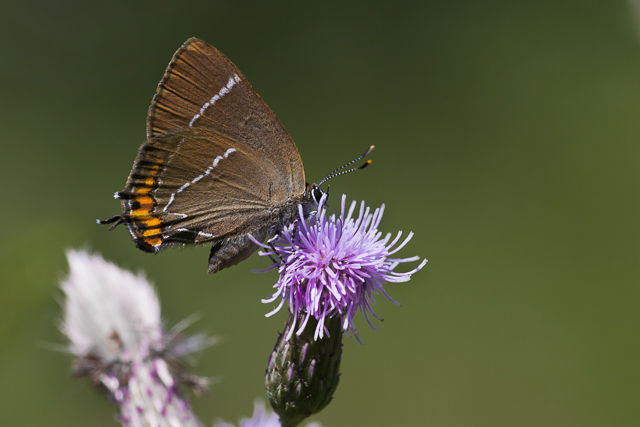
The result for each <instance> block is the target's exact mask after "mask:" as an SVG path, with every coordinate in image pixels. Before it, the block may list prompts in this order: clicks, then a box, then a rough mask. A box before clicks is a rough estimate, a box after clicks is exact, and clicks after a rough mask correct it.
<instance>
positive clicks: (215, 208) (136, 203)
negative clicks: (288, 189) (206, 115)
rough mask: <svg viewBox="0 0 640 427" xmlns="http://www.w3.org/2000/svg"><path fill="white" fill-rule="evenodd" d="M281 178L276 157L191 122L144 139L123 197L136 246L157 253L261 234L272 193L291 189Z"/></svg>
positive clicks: (266, 222)
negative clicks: (189, 125) (267, 156)
mask: <svg viewBox="0 0 640 427" xmlns="http://www.w3.org/2000/svg"><path fill="white" fill-rule="evenodd" d="M279 185H280V181H279V179H278V176H277V171H276V169H275V168H274V166H273V164H272V163H271V162H270V161H269V160H268V159H265V158H263V157H262V156H260V153H257V152H256V151H255V150H253V149H252V148H251V147H248V146H246V145H244V144H242V143H239V142H237V141H233V140H231V139H229V138H227V137H224V136H222V135H218V134H216V133H215V132H212V131H209V130H206V129H199V128H187V129H183V130H180V131H177V132H170V133H167V134H164V135H162V136H160V137H157V138H154V139H152V140H151V141H149V142H146V143H144V144H143V145H142V146H141V147H140V150H139V152H138V157H137V158H136V161H135V164H134V167H133V170H132V171H131V174H130V176H129V179H128V180H127V184H126V186H125V189H124V190H123V191H121V192H120V193H118V197H119V198H120V199H122V200H121V201H122V207H123V214H122V218H123V220H124V222H125V223H126V224H127V227H128V229H129V232H130V234H131V236H132V237H133V239H134V240H135V242H136V244H137V245H138V247H140V248H141V249H143V250H146V251H149V252H158V251H159V250H161V249H163V248H165V247H167V246H172V245H184V244H189V243H207V242H216V241H217V242H220V241H224V240H228V239H233V238H236V237H239V236H244V235H246V234H247V233H250V232H258V234H261V233H262V228H264V227H265V225H268V224H269V215H270V210H269V208H270V206H271V205H272V204H273V203H274V197H273V196H274V194H278V193H280V194H286V193H282V190H283V189H282V188H279ZM285 200H286V199H285ZM275 202H276V204H278V203H280V204H282V203H284V200H275Z"/></svg>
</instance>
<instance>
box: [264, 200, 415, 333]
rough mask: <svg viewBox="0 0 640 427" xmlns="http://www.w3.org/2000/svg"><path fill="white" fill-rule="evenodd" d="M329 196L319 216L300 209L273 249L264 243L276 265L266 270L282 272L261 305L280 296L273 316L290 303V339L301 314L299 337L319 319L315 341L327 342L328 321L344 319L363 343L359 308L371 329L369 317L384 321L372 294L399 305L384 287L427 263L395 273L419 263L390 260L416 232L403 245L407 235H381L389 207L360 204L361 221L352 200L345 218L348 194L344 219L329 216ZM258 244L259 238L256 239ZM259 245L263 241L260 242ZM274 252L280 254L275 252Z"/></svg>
mask: <svg viewBox="0 0 640 427" xmlns="http://www.w3.org/2000/svg"><path fill="white" fill-rule="evenodd" d="M325 203H326V196H325V197H323V199H322V200H321V201H320V204H319V206H318V214H317V215H314V216H312V217H310V218H309V219H308V220H306V219H305V218H304V216H303V212H302V209H300V218H299V220H298V222H297V224H291V225H289V226H288V227H286V228H285V229H284V230H283V231H282V232H281V233H280V235H279V236H278V239H277V240H276V241H275V242H273V247H272V246H270V245H265V244H260V245H261V246H262V247H263V248H265V249H269V251H268V252H261V253H260V254H261V255H263V256H270V257H271V258H272V260H273V261H274V262H273V264H272V265H271V267H270V268H269V269H267V270H263V271H261V272H266V271H270V270H273V269H275V268H277V269H278V272H279V274H280V278H279V280H278V282H277V283H276V284H275V285H274V288H276V292H275V293H274V294H273V295H272V296H271V298H269V299H264V300H262V302H264V303H270V302H273V301H275V300H276V299H278V298H280V299H281V301H280V304H279V305H278V307H277V308H276V309H275V310H273V311H272V312H270V313H268V314H267V317H268V316H271V315H273V314H275V313H276V312H278V311H279V310H280V309H281V308H282V306H283V305H284V302H285V301H288V302H289V308H290V310H291V312H292V313H294V320H293V325H292V327H291V328H290V330H289V334H288V335H287V337H286V338H285V339H287V340H288V339H289V338H291V336H292V333H293V331H294V329H295V325H296V322H298V314H300V316H302V319H301V320H300V326H299V328H298V329H297V331H296V334H298V335H300V334H301V333H302V331H303V330H304V327H305V326H306V324H307V322H308V320H309V318H310V317H311V316H313V317H315V318H316V319H317V320H318V325H317V327H316V329H315V333H314V339H316V340H317V339H318V338H322V337H323V336H324V333H325V332H328V330H327V328H326V326H325V319H328V318H332V317H334V316H340V318H341V321H342V328H343V330H344V331H345V332H347V334H348V333H349V331H350V332H351V333H353V334H354V336H355V337H356V339H358V341H360V340H359V338H358V334H357V332H356V329H355V325H354V323H353V318H354V316H355V314H356V312H357V311H358V310H360V311H362V312H363V314H364V316H365V318H366V320H367V322H368V323H369V325H370V326H371V327H372V328H373V329H374V330H375V329H376V328H375V326H373V324H372V323H371V321H370V319H369V314H371V315H372V316H373V317H375V318H376V319H378V320H381V319H380V318H379V317H378V316H377V315H376V314H375V313H374V312H373V309H372V307H371V306H372V305H373V304H374V300H373V296H374V295H377V294H378V293H381V294H382V295H384V296H385V297H386V298H387V299H388V300H389V301H391V302H393V303H394V304H396V305H399V303H398V302H396V301H394V300H393V299H391V298H390V297H389V295H387V293H386V292H385V290H384V288H383V285H384V284H385V283H386V282H394V283H398V282H406V281H408V280H409V279H410V278H411V275H412V274H414V273H416V272H417V271H419V270H420V269H422V267H424V265H425V264H426V263H427V260H426V259H425V260H423V261H422V262H421V263H420V265H418V267H416V268H414V269H413V270H411V271H408V272H406V273H398V272H395V271H394V269H395V268H396V267H397V266H398V265H399V264H401V263H406V262H413V261H418V260H419V259H420V257H417V256H415V257H411V258H391V257H392V256H393V255H394V254H395V253H396V252H398V251H399V250H400V249H402V248H403V247H404V246H405V245H406V244H407V242H409V240H411V238H412V237H413V233H409V235H408V236H407V237H406V238H405V239H404V241H403V242H402V243H400V244H399V245H398V246H396V244H397V243H398V242H399V241H400V238H401V236H402V232H401V231H400V232H398V234H397V236H396V237H395V238H394V239H393V240H391V233H389V234H387V235H385V236H384V238H383V237H382V232H380V231H378V225H379V224H380V220H381V219H382V215H383V213H384V205H382V206H381V207H380V208H379V209H376V210H375V211H374V212H373V213H371V210H370V209H369V207H365V204H364V201H363V202H362V203H361V205H360V211H359V213H358V217H357V218H353V217H352V215H353V213H354V211H355V208H356V202H355V201H354V202H352V203H351V206H350V207H349V210H348V212H347V213H346V215H345V209H346V196H344V195H343V196H342V207H341V211H340V217H339V218H336V215H335V214H334V215H331V216H330V217H329V218H327V215H326V206H325ZM254 241H255V240H254ZM256 243H258V242H256ZM274 249H275V252H274Z"/></svg>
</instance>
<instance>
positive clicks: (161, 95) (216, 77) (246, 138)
mask: <svg viewBox="0 0 640 427" xmlns="http://www.w3.org/2000/svg"><path fill="white" fill-rule="evenodd" d="M187 127H204V128H208V129H214V130H215V131H216V132H217V133H220V134H223V135H225V136H227V137H229V138H231V139H233V140H235V141H239V142H241V143H243V144H245V145H246V146H248V147H251V148H252V149H254V150H256V151H257V152H259V153H261V154H262V155H263V156H264V157H265V158H267V159H268V160H269V161H271V162H272V163H273V165H274V166H275V168H276V170H277V171H278V172H279V174H280V176H281V179H282V180H284V181H286V188H287V191H286V196H288V195H290V194H295V195H300V194H302V193H303V192H304V190H305V177H304V170H303V167H302V161H301V160H300V155H299V154H298V150H297V148H296V146H295V144H294V143H293V140H292V139H291V137H290V136H289V134H288V133H287V131H286V130H285V128H284V126H282V124H281V123H280V121H279V120H278V118H277V117H276V116H275V114H274V113H273V112H272V111H271V109H270V108H269V107H268V106H267V104H266V103H265V102H264V101H263V100H262V98H260V96H259V95H258V94H257V93H256V92H255V91H254V90H253V88H252V87H251V85H250V84H249V82H248V81H247V79H246V78H245V77H244V76H243V75H242V73H241V72H240V70H238V68H237V67H236V66H235V65H234V64H233V63H232V62H231V61H229V60H228V59H227V58H226V57H225V56H224V55H223V54H222V53H220V52H219V51H218V50H217V49H216V48H214V47H213V46H211V45H209V44H207V43H205V42H203V41H202V40H198V39H196V38H192V39H189V40H187V42H186V43H185V44H184V45H183V46H182V47H181V48H180V49H179V50H178V51H177V52H176V53H175V54H174V56H173V59H172V60H171V63H170V64H169V67H168V68H167V71H166V72H165V75H164V78H163V79H162V81H161V82H160V84H159V86H158V90H157V92H156V95H155V96H154V98H153V101H152V103H151V107H150V108H149V117H148V119H147V135H148V138H149V139H151V138H153V137H156V136H158V135H161V134H163V133H165V132H170V131H175V130H178V129H181V128H187Z"/></svg>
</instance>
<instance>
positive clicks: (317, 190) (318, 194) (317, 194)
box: [312, 185, 324, 203]
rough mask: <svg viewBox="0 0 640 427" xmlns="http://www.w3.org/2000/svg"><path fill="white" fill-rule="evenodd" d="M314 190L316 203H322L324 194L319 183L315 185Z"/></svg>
mask: <svg viewBox="0 0 640 427" xmlns="http://www.w3.org/2000/svg"><path fill="white" fill-rule="evenodd" d="M312 191H313V200H315V201H316V203H320V199H322V196H323V195H324V192H323V191H322V188H320V187H318V186H317V185H314V186H313V190H312Z"/></svg>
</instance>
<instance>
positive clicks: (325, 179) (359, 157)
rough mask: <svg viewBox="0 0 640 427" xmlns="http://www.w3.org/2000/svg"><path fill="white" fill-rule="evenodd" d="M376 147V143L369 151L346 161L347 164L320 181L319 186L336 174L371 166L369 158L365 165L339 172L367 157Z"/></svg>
mask: <svg viewBox="0 0 640 427" xmlns="http://www.w3.org/2000/svg"><path fill="white" fill-rule="evenodd" d="M374 148H375V146H374V145H372V146H370V147H369V148H367V151H365V152H364V154H362V155H361V156H358V157H356V158H355V159H353V160H351V161H350V162H349V163H346V164H344V165H342V166H340V167H339V168H338V169H336V170H334V171H333V172H331V173H330V174H329V175H327V176H325V177H324V178H323V179H322V181H320V182H319V183H318V184H317V185H318V187H319V186H321V185H322V184H323V183H325V182H327V181H329V180H330V179H331V178H335V177H336V176H340V175H344V174H347V173H351V172H355V171H359V170H362V169H364V168H366V167H367V166H369V165H370V164H371V160H367V161H366V162H365V164H364V165H362V166H360V167H357V168H353V169H349V170H346V171H342V172H339V171H341V170H342V169H344V168H346V167H347V166H349V165H352V164H354V163H355V162H357V161H358V160H362V159H364V158H365V157H367V156H368V155H369V153H370V152H371V150H373V149H374Z"/></svg>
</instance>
